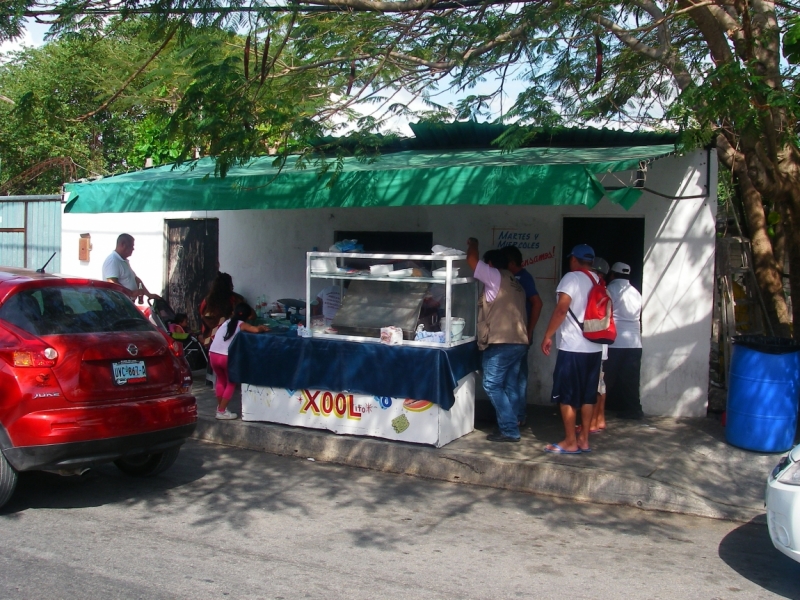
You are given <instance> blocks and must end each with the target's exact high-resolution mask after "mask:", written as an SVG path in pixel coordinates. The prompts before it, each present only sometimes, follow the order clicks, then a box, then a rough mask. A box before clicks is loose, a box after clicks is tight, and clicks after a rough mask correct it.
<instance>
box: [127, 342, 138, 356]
mask: <svg viewBox="0 0 800 600" xmlns="http://www.w3.org/2000/svg"><path fill="white" fill-rule="evenodd" d="M128 354H130V355H131V356H136V355H137V354H139V348H137V347H136V344H128Z"/></svg>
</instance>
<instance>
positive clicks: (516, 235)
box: [492, 227, 556, 279]
mask: <svg viewBox="0 0 800 600" xmlns="http://www.w3.org/2000/svg"><path fill="white" fill-rule="evenodd" d="M492 245H493V247H494V248H504V247H506V246H516V247H517V248H519V251H520V253H522V268H524V269H527V270H528V272H529V273H530V274H531V275H533V276H534V278H536V279H555V278H556V245H555V243H554V241H553V236H552V234H549V233H548V234H547V235H545V234H544V233H542V232H541V231H539V229H537V228H534V227H531V228H520V227H493V228H492Z"/></svg>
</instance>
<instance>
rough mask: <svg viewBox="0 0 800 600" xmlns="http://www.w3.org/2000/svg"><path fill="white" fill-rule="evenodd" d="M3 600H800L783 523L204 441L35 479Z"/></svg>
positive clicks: (15, 508) (14, 524)
mask: <svg viewBox="0 0 800 600" xmlns="http://www.w3.org/2000/svg"><path fill="white" fill-rule="evenodd" d="M0 544H1V545H0V548H2V550H0V598H13V599H15V600H20V599H25V598H31V599H40V598H52V599H55V598H80V599H82V600H83V599H94V598H97V599H101V598H102V599H103V600H110V599H113V598H126V599H128V598H143V599H148V600H152V599H158V598H200V599H203V598H274V599H280V598H284V599H288V598H325V599H335V598H347V599H356V598H365V599H367V598H368V599H374V598H424V599H425V600H431V599H435V598H481V599H482V598H491V599H495V598H569V599H580V598H598V599H604V598H608V599H612V598H613V599H615V600H617V599H619V598H669V599H673V598H681V599H683V598H703V599H733V598H775V597H785V598H800V565H798V564H797V563H795V562H793V561H791V560H789V559H788V558H786V557H784V556H783V555H782V554H780V553H778V552H777V551H776V550H774V549H773V548H772V545H771V543H770V541H769V536H768V535H767V532H766V527H765V526H764V525H763V524H760V523H749V524H745V525H741V524H736V523H728V522H722V521H713V520H707V519H699V518H694V517H685V516H676V515H666V514H659V513H648V512H643V511H637V510H635V509H622V508H614V507H608V506H599V505H589V504H580V503H572V502H567V501H557V500H553V499H549V498H540V497H536V496H531V495H526V494H517V493H510V492H505V491H499V490H494V489H483V488H477V487H472V486H461V485H456V484H448V483H442V482H434V481H426V480H421V479H415V478H411V477H404V476H395V475H387V474H382V473H375V472H370V471H363V470H358V469H350V468H347V467H338V466H335V465H329V464H322V463H314V462H310V461H307V460H303V459H299V458H281V457H276V456H272V455H268V454H261V453H258V452H251V451H246V450H239V449H233V448H227V447H222V446H215V445H212V444H203V443H200V442H189V443H188V444H187V445H186V447H185V448H184V450H183V452H182V454H181V457H180V458H179V459H178V462H177V463H176V465H175V466H174V467H173V468H172V469H171V470H169V471H168V472H167V473H165V474H163V475H162V476H160V477H158V478H155V479H150V480H136V479H131V478H127V477H124V476H122V475H120V474H119V473H117V472H116V470H115V469H114V468H113V467H104V468H101V469H97V470H94V471H91V472H89V473H87V474H85V475H84V476H82V477H79V478H78V477H74V478H61V477H58V476H56V475H49V474H39V473H36V474H27V475H26V476H24V477H22V479H21V482H20V485H19V487H18V490H17V494H16V495H15V497H14V498H13V499H12V501H11V503H10V504H9V505H7V506H6V508H4V509H3V510H2V512H0Z"/></svg>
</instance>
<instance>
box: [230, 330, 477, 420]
mask: <svg viewBox="0 0 800 600" xmlns="http://www.w3.org/2000/svg"><path fill="white" fill-rule="evenodd" d="M479 368H480V355H479V352H478V348H477V345H476V344H475V342H471V343H469V344H463V345H461V346H455V347H453V348H419V347H412V346H389V345H386V344H372V343H358V342H345V341H339V340H328V339H320V338H301V337H297V336H292V337H290V336H285V335H272V334H253V333H246V332H240V333H239V334H237V335H236V337H235V338H234V340H233V342H232V343H231V347H230V352H229V354H228V371H229V375H230V378H231V380H232V381H235V382H238V383H250V384H253V385H260V386H269V387H278V388H287V389H291V390H298V389H314V390H329V391H334V392H338V391H348V392H354V393H359V394H369V395H373V396H390V397H393V398H413V399H415V400H428V401H430V402H435V403H436V404H438V405H439V406H441V407H442V408H444V409H445V410H449V409H450V407H451V406H453V403H454V401H455V398H454V396H453V390H454V389H455V387H456V385H457V383H458V380H459V379H461V378H462V377H464V376H465V375H467V374H469V373H471V372H472V371H477V370H478V369H479Z"/></svg>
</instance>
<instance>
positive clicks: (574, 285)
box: [542, 244, 615, 454]
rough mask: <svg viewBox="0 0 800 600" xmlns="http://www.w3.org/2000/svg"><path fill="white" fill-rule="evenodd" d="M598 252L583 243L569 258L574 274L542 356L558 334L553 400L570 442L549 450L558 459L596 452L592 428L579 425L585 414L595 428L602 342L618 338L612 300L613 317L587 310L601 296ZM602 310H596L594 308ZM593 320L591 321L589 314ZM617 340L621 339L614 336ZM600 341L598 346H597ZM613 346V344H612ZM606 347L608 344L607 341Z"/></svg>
mask: <svg viewBox="0 0 800 600" xmlns="http://www.w3.org/2000/svg"><path fill="white" fill-rule="evenodd" d="M593 260H594V250H593V249H592V248H591V246H587V245H586V244H579V245H577V246H575V247H574V248H573V249H572V252H571V253H570V255H569V270H570V272H569V273H567V274H566V275H564V277H563V278H562V279H561V281H560V282H559V283H558V286H557V287H556V293H557V294H558V296H557V298H558V299H557V302H556V308H555V310H554V311H553V315H552V316H551V317H550V323H549V324H548V325H547V331H545V334H544V340H543V341H542V352H544V354H545V355H546V356H549V355H550V351H551V349H552V347H553V336H554V335H555V334H556V332H558V339H557V348H558V356H557V357H556V367H555V370H554V371H553V393H552V396H551V398H552V401H553V402H554V403H556V404H558V405H559V408H560V410H561V420H562V421H563V423H564V439H563V440H561V441H560V442H558V443H557V444H548V445H547V446H545V449H544V450H545V452H550V453H552V454H580V453H582V452H590V451H591V448H590V447H589V427H582V428H581V429H580V431H579V432H578V433H577V434H576V431H575V422H576V417H577V413H578V412H580V414H581V420H582V421H583V423H586V424H588V423H590V422H591V420H592V412H593V410H594V405H595V403H596V402H597V382H598V380H599V377H600V361H601V357H602V351H603V347H602V345H601V344H602V343H603V341H604V336H605V338H608V337H613V336H612V334H611V333H610V332H609V331H608V329H609V328H613V320H612V319H611V305H610V301H609V302H608V304H607V307H606V308H607V310H608V313H607V315H597V316H600V317H603V316H605V317H607V320H606V321H603V319H602V318H600V319H596V318H595V316H596V315H594V314H593V310H590V311H587V306H589V305H590V301H589V299H590V296H593V297H594V296H595V295H596V294H598V292H599V288H598V289H595V288H597V286H598V284H600V283H601V278H600V277H599V276H598V275H597V274H596V273H594V272H592V270H591V269H592V261H593ZM590 308H591V309H596V308H597V307H596V306H591V307H590ZM590 314H591V315H592V316H591V318H589V315H590ZM613 335H615V334H613ZM592 339H595V340H596V341H592ZM611 342H613V339H611ZM605 343H608V340H607V339H605Z"/></svg>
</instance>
